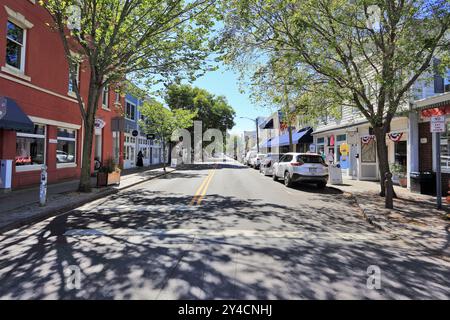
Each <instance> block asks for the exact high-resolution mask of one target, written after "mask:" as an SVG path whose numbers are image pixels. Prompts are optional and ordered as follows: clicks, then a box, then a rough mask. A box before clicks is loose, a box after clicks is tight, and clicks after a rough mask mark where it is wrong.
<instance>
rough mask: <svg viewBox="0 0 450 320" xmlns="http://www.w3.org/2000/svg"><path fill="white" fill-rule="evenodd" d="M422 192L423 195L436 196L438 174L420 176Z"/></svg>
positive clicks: (430, 173) (431, 173) (425, 173)
mask: <svg viewBox="0 0 450 320" xmlns="http://www.w3.org/2000/svg"><path fill="white" fill-rule="evenodd" d="M420 190H421V193H422V194H426V195H429V196H435V195H436V174H435V173H433V172H422V173H421V175H420Z"/></svg>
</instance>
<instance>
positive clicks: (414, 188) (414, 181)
mask: <svg viewBox="0 0 450 320" xmlns="http://www.w3.org/2000/svg"><path fill="white" fill-rule="evenodd" d="M409 176H410V178H411V192H414V193H421V192H422V190H421V189H420V172H411V173H410V174H409Z"/></svg>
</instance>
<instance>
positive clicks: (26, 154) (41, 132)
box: [15, 124, 45, 169]
mask: <svg viewBox="0 0 450 320" xmlns="http://www.w3.org/2000/svg"><path fill="white" fill-rule="evenodd" d="M15 160H16V161H15V162H16V167H28V168H30V166H40V165H43V164H44V163H45V126H44V125H39V124H35V125H34V132H33V133H31V134H30V133H20V132H18V133H17V138H16V159H15ZM37 169H38V168H37Z"/></svg>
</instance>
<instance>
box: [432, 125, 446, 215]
mask: <svg viewBox="0 0 450 320" xmlns="http://www.w3.org/2000/svg"><path fill="white" fill-rule="evenodd" d="M430 127H431V132H432V133H433V134H434V141H435V144H436V202H437V208H438V209H442V176H441V133H442V132H445V116H439V117H431V122H430Z"/></svg>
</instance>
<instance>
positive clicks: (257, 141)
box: [239, 117, 259, 153]
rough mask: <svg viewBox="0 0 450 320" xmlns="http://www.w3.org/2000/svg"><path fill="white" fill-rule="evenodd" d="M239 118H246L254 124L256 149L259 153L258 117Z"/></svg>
mask: <svg viewBox="0 0 450 320" xmlns="http://www.w3.org/2000/svg"><path fill="white" fill-rule="evenodd" d="M239 118H240V119H247V120H251V121H253V122H254V123H255V124H256V150H257V151H258V153H259V124H258V118H256V120H255V119H252V118H248V117H239Z"/></svg>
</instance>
